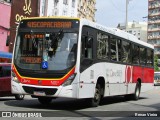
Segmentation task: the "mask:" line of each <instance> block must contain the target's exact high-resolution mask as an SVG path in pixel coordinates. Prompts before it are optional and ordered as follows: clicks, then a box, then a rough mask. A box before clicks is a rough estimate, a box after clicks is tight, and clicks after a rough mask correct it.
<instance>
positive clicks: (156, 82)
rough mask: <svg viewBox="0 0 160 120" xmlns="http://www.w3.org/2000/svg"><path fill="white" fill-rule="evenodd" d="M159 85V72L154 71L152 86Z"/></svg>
mask: <svg viewBox="0 0 160 120" xmlns="http://www.w3.org/2000/svg"><path fill="white" fill-rule="evenodd" d="M157 85H160V72H154V86H157Z"/></svg>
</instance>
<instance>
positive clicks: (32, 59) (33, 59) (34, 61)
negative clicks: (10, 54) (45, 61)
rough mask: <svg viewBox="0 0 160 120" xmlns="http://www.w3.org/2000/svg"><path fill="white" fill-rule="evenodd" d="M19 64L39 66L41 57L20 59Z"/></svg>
mask: <svg viewBox="0 0 160 120" xmlns="http://www.w3.org/2000/svg"><path fill="white" fill-rule="evenodd" d="M20 61H21V63H31V64H39V63H41V62H42V58H41V57H21V59H20Z"/></svg>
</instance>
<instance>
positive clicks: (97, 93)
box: [94, 88, 100, 102]
mask: <svg viewBox="0 0 160 120" xmlns="http://www.w3.org/2000/svg"><path fill="white" fill-rule="evenodd" d="M99 99H100V91H99V89H97V88H96V91H95V96H94V101H95V102H97V101H99Z"/></svg>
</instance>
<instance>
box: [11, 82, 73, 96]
mask: <svg viewBox="0 0 160 120" xmlns="http://www.w3.org/2000/svg"><path fill="white" fill-rule="evenodd" d="M73 86H74V85H69V86H65V87H63V86H58V87H57V86H35V85H27V84H21V83H17V82H15V81H13V80H12V81H11V91H12V93H13V94H24V95H33V96H37V97H40V96H45V97H68V98H76V94H75V93H73V91H74V90H73Z"/></svg>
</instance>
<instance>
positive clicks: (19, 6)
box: [9, 0, 39, 52]
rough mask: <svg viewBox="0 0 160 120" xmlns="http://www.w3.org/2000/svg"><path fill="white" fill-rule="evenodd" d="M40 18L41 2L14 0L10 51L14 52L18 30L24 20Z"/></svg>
mask: <svg viewBox="0 0 160 120" xmlns="http://www.w3.org/2000/svg"><path fill="white" fill-rule="evenodd" d="M36 16H39V0H12V2H11V19H10V43H9V51H10V52H12V51H13V46H14V41H15V35H16V28H17V25H18V23H19V22H20V21H21V20H22V19H23V18H28V17H36Z"/></svg>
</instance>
